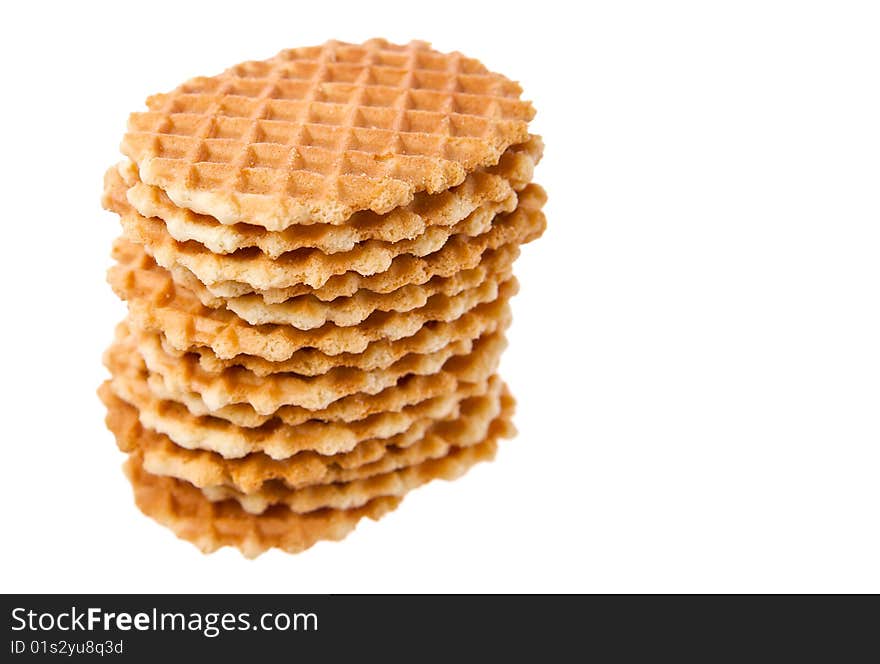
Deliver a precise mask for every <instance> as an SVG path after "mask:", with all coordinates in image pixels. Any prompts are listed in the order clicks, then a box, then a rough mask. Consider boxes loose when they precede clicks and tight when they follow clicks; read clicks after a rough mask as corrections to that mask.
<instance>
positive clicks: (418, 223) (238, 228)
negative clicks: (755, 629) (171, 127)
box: [104, 136, 544, 258]
mask: <svg viewBox="0 0 880 664" xmlns="http://www.w3.org/2000/svg"><path fill="white" fill-rule="evenodd" d="M543 149H544V146H543V144H542V143H541V139H540V138H539V137H537V136H531V137H530V138H529V140H528V141H527V142H526V143H521V144H519V145H514V146H511V147H510V149H508V150H507V151H506V152H505V153H504V154H503V155H502V156H501V160H500V161H499V162H498V164H497V165H495V166H492V167H490V168H486V169H481V170H478V171H476V172H474V173H472V174H470V175H468V177H467V178H466V179H465V181H464V182H462V183H461V184H460V185H459V186H457V187H454V188H452V189H450V190H448V191H445V192H442V193H439V194H437V195H435V196H421V197H417V198H416V199H415V200H414V201H413V203H411V204H410V205H406V206H402V207H398V208H395V209H394V210H392V211H391V212H389V213H388V214H387V215H377V214H375V213H372V212H358V213H356V214H354V215H352V216H351V217H350V218H349V219H348V220H347V221H346V223H345V224H344V225H332V224H312V225H310V226H294V227H292V228H289V229H286V230H284V231H279V232H272V231H267V230H266V229H264V228H261V227H260V226H252V225H249V224H234V225H225V224H221V223H219V222H218V221H217V220H216V219H215V218H214V217H211V216H208V215H202V214H197V213H195V212H193V211H192V210H188V209H186V208H179V207H177V206H176V205H174V203H173V202H172V201H171V200H170V199H169V198H168V196H167V195H166V194H165V192H163V191H162V190H161V189H160V188H158V187H152V186H150V185H147V184H144V183H143V182H141V180H140V176H139V175H138V171H137V166H135V164H133V163H132V162H131V161H124V162H120V163H119V164H118V165H117V166H116V167H114V168H113V169H110V170H109V171H108V172H107V175H106V176H105V179H104V204H105V206H107V207H113V206H118V207H119V208H121V209H122V210H123V211H125V210H126V209H127V208H126V205H130V206H131V207H132V208H134V210H135V211H136V212H137V213H138V214H140V215H143V216H144V217H156V218H159V219H161V220H162V221H163V222H164V223H165V226H166V228H167V229H168V233H169V234H170V235H171V237H173V238H174V239H175V240H177V241H178V242H188V241H190V240H192V241H195V242H198V243H200V244H203V245H204V246H205V247H207V248H208V249H210V250H211V251H212V252H214V253H215V254H230V253H233V252H235V251H238V250H239V249H248V248H256V249H259V250H260V251H262V252H263V253H265V254H266V255H267V256H269V257H270V258H278V257H279V256H280V255H281V254H283V253H286V252H288V251H296V250H297V249H309V248H312V249H318V250H320V251H323V252H324V253H326V254H335V253H338V252H343V251H351V250H352V249H354V248H355V246H357V245H358V244H359V243H362V242H367V241H369V240H380V241H384V242H390V243H394V242H400V241H402V240H412V239H414V238H416V237H418V236H419V235H422V234H423V233H425V232H426V231H428V229H431V228H434V227H437V230H441V229H443V228H444V227H449V226H453V225H455V224H456V223H457V222H459V221H461V220H462V219H465V218H466V217H467V216H468V215H470V214H472V213H473V212H474V211H476V210H477V209H479V208H481V207H485V206H487V205H490V204H508V205H509V203H510V202H511V201H512V202H514V203H515V201H516V192H517V191H520V190H522V189H523V188H525V186H526V185H527V184H529V182H530V181H531V179H532V174H533V172H534V168H535V164H536V163H537V162H538V161H540V159H541V155H542V152H543ZM120 183H121V184H122V186H124V188H125V189H124V190H122V189H121V187H120ZM123 197H124V198H123Z"/></svg>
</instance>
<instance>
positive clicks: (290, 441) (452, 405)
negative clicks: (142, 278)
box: [106, 346, 500, 458]
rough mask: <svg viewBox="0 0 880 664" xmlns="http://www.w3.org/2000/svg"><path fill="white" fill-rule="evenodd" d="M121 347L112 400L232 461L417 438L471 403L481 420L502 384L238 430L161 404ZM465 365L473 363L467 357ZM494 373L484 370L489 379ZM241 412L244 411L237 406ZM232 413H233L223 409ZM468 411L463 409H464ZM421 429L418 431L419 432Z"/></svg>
mask: <svg viewBox="0 0 880 664" xmlns="http://www.w3.org/2000/svg"><path fill="white" fill-rule="evenodd" d="M122 350H123V349H122V347H121V346H114V347H113V348H111V350H110V351H109V352H108V353H107V356H106V362H107V365H108V367H109V368H110V369H111V372H112V373H113V379H112V381H111V387H112V389H113V391H114V393H115V394H117V395H118V396H119V397H120V398H122V399H124V400H125V401H127V402H128V403H130V404H132V405H133V406H135V407H136V408H137V409H138V411H139V417H140V419H141V422H142V423H143V424H144V425H145V426H148V427H150V428H151V429H154V430H155V431H159V432H161V433H165V434H167V435H168V436H169V437H170V438H171V439H172V440H174V442H176V443H177V444H178V445H181V446H182V447H186V448H189V449H210V450H214V451H217V452H219V453H221V454H222V455H223V456H226V457H230V458H237V457H241V456H243V455H245V454H248V453H250V452H253V451H265V452H266V453H267V454H269V455H270V456H272V457H273V458H283V457H285V456H290V455H291V454H295V453H296V452H298V451H302V450H307V449H313V450H316V451H319V452H321V453H322V454H335V453H336V452H339V451H347V450H348V449H351V448H352V447H353V446H355V445H357V444H358V443H360V442H362V441H364V440H366V439H370V438H389V437H391V436H395V435H397V434H400V433H403V432H406V433H407V435H408V436H410V437H412V436H416V437H418V436H419V435H420V432H422V431H424V429H425V428H426V427H428V426H430V424H431V421H432V420H436V419H448V418H454V417H458V416H459V414H460V412H459V408H460V407H461V404H462V402H463V401H465V400H468V399H470V400H475V403H477V404H478V406H479V408H481V409H482V410H479V415H480V417H481V418H483V419H485V418H486V417H487V416H488V414H491V413H490V411H491V410H492V409H493V408H494V407H495V406H496V405H497V398H498V395H497V392H498V390H499V389H500V384H499V385H495V387H494V388H493V389H494V390H495V392H494V393H493V392H492V391H491V390H488V389H482V384H483V383H484V381H485V380H487V379H488V375H487V376H486V377H485V378H481V379H479V380H474V381H463V382H462V383H463V384H461V385H460V386H459V389H458V390H456V392H455V393H453V394H452V395H444V396H443V397H436V398H433V399H423V400H421V401H418V402H416V403H415V404H412V405H406V406H404V407H402V408H400V409H398V410H397V411H392V412H377V413H375V414H372V415H369V416H367V417H365V418H364V419H361V420H354V421H351V420H350V421H342V422H339V421H332V420H330V421H328V420H325V419H324V418H323V417H321V414H322V412H321V411H312V412H313V413H314V414H315V417H314V418H312V419H307V420H305V421H303V422H301V423H298V424H296V425H290V424H287V423H285V421H284V415H283V413H280V412H279V413H277V414H275V415H274V416H271V417H270V416H266V418H265V422H263V423H261V424H259V425H258V426H255V427H242V426H240V425H237V424H233V423H232V421H231V418H230V419H227V418H226V417H220V416H218V415H220V414H221V413H217V414H212V415H206V416H202V415H195V414H194V413H193V412H192V411H191V410H190V409H189V408H187V406H186V405H185V404H184V403H182V402H179V401H176V400H161V399H159V398H158V397H156V396H155V394H154V393H153V391H152V390H151V389H150V388H149V387H148V385H147V382H146V380H145V379H146V374H145V371H144V367H143V365H138V364H137V360H136V357H135V358H134V359H131V360H129V361H128V362H127V363H126V358H125V357H123V352H122ZM463 360H464V361H467V362H471V357H470V356H466V357H465V358H463ZM493 370H494V367H492V366H489V367H487V368H486V370H485V371H486V373H487V374H490V373H491V372H492V371H493ZM238 408H239V410H244V409H245V406H243V405H242V406H238ZM227 409H229V410H231V409H232V408H231V407H227ZM465 410H467V409H465ZM419 427H420V429H419Z"/></svg>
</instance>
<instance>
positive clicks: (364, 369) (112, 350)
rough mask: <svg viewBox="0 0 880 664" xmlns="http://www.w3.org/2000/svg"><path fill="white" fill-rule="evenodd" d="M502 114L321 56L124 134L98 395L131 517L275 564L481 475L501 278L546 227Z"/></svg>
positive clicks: (225, 86)
mask: <svg viewBox="0 0 880 664" xmlns="http://www.w3.org/2000/svg"><path fill="white" fill-rule="evenodd" d="M520 94H521V89H520V87H519V85H518V84H516V83H514V82H513V81H510V80H509V79H507V78H505V77H504V76H502V75H500V74H496V73H494V72H491V71H489V70H487V69H486V68H485V67H484V66H483V65H482V64H481V63H479V62H478V61H477V60H473V59H471V58H467V57H465V56H463V55H461V54H460V53H440V52H438V51H435V50H433V49H431V47H430V46H429V45H428V44H426V43H424V42H410V43H409V44H406V45H396V44H391V43H389V42H387V41H385V40H381V39H373V40H370V41H367V42H365V43H363V44H346V43H342V42H335V41H331V42H327V43H326V44H323V45H321V46H315V47H306V48H296V49H288V50H284V51H282V52H280V53H279V54H278V55H276V56H274V57H272V58H270V59H268V60H264V61H259V62H256V61H254V62H245V63H242V64H239V65H235V66H233V67H231V68H229V69H227V70H226V71H224V72H222V73H220V74H218V75H215V76H210V77H198V78H194V79H190V80H189V81H187V82H185V83H183V84H182V85H181V86H179V87H178V88H176V89H175V90H172V91H171V92H168V93H163V94H157V95H153V96H152V97H150V98H148V100H147V110H146V111H139V112H135V113H133V114H132V115H131V116H130V118H129V124H128V130H127V132H126V134H125V136H124V137H123V141H122V153H123V155H124V157H125V159H124V160H123V161H121V162H119V163H118V164H117V165H116V166H113V167H111V168H109V169H108V170H107V171H106V173H105V176H104V191H103V197H102V204H103V206H104V207H105V208H106V209H107V210H110V211H111V212H113V213H115V215H116V216H117V217H118V219H119V221H120V226H121V230H122V236H121V237H120V238H118V239H117V240H116V241H115V242H114V245H113V248H112V257H113V259H114V264H113V265H112V267H111V268H110V270H109V272H108V281H109V283H110V285H111V287H112V289H113V291H114V292H115V293H116V294H117V295H118V296H119V297H120V298H121V299H123V300H124V301H125V302H126V303H127V305H128V316H127V318H126V320H125V321H123V322H122V323H120V325H119V326H118V327H117V330H116V335H115V340H114V341H113V343H112V344H111V345H110V347H109V348H108V350H107V352H106V353H105V355H104V363H105V365H106V366H107V368H108V370H109V372H110V378H109V379H108V380H106V381H105V382H104V383H103V384H102V385H101V386H100V388H99V390H98V394H99V396H100V398H101V400H102V401H103V403H104V405H105V406H106V408H107V417H106V424H107V427H108V428H109V429H110V430H111V432H112V433H113V434H114V436H115V438H116V443H117V446H118V448H119V450H120V451H122V452H124V453H125V454H127V455H128V460H127V461H126V463H125V472H126V474H127V476H128V478H129V480H130V481H131V484H132V487H133V489H134V495H135V502H136V504H137V505H138V507H139V508H140V509H141V511H142V512H144V513H145V514H146V515H147V516H150V517H151V518H153V519H154V520H155V521H157V522H159V523H161V524H163V525H165V526H166V527H168V528H170V529H171V530H172V531H173V532H175V533H176V534H177V535H178V536H179V537H181V538H182V539H185V540H187V541H190V542H192V543H193V544H195V545H196V546H197V547H199V548H200V549H201V550H202V551H205V552H210V551H214V550H216V549H217V548H219V547H222V546H233V547H236V548H238V549H239V550H240V551H241V552H242V553H243V554H244V555H245V556H247V557H254V556H257V555H259V554H260V553H262V552H264V551H266V550H268V549H271V548H277V549H281V550H283V551H287V552H290V553H296V552H299V551H302V550H304V549H307V548H309V547H311V546H312V545H313V544H315V543H316V542H318V541H321V540H338V539H341V538H343V537H345V536H346V535H347V534H348V533H350V532H351V531H352V530H353V529H354V528H355V527H356V525H357V524H358V522H359V521H360V520H361V519H363V518H364V517H368V518H372V519H379V518H380V517H381V516H383V515H384V514H386V513H387V512H389V511H391V510H393V509H395V508H396V507H397V506H398V505H399V503H400V501H401V500H402V499H403V497H404V496H405V495H406V494H407V493H409V492H410V491H413V490H416V489H418V487H420V486H422V485H424V484H427V483H429V482H431V481H432V480H434V479H447V480H451V479H455V478H457V477H459V476H461V475H462V474H464V473H466V472H467V470H468V469H470V468H471V467H472V466H474V465H475V464H477V463H480V462H482V461H488V460H491V459H492V458H494V456H495V454H496V451H497V448H498V442H499V441H500V440H501V439H504V438H509V437H511V436H512V435H513V434H514V432H515V430H514V427H513V423H512V419H511V418H512V415H513V408H514V400H513V397H512V396H511V395H510V393H509V392H508V390H507V388H506V386H505V385H504V383H503V382H502V380H501V378H500V377H499V376H498V375H497V373H496V372H497V370H498V366H499V361H500V358H501V354H502V352H503V350H504V348H505V347H506V345H507V340H506V334H505V333H506V330H507V328H508V326H509V324H510V322H511V315H510V300H511V298H512V297H513V296H514V295H515V294H516V292H517V290H518V282H517V280H516V278H515V277H514V276H513V266H514V262H515V260H516V258H517V257H518V256H519V254H520V247H521V245H523V244H525V243H528V242H530V241H532V240H534V239H536V238H538V237H539V236H540V235H541V234H542V233H543V231H544V228H545V227H546V219H545V217H544V213H543V210H542V208H543V206H544V203H545V201H546V194H545V192H544V190H543V189H542V188H541V187H540V186H538V185H537V184H534V183H533V182H532V181H531V180H532V176H533V174H534V170H535V166H536V165H537V164H538V162H539V161H540V160H541V157H542V155H543V150H544V146H543V143H542V141H541V138H540V137H539V136H536V135H534V134H531V133H530V132H529V127H528V123H529V121H530V120H531V119H532V116H533V115H534V110H533V108H532V106H531V103H530V102H527V101H523V100H521V99H520Z"/></svg>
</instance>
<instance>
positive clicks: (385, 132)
mask: <svg viewBox="0 0 880 664" xmlns="http://www.w3.org/2000/svg"><path fill="white" fill-rule="evenodd" d="M520 92H521V89H520V87H519V85H518V84H516V83H514V82H512V81H510V80H508V79H507V78H505V77H503V76H501V75H500V74H495V73H493V72H490V71H488V70H487V69H486V68H485V67H484V66H483V65H482V64H481V63H480V62H479V61H477V60H473V59H471V58H466V57H464V56H463V55H461V54H459V53H449V54H444V53H439V52H437V51H435V50H432V49H431V48H430V46H429V45H428V44H426V43H424V42H411V43H409V44H407V45H405V46H398V45H395V44H391V43H389V42H387V41H385V40H381V39H373V40H370V41H367V42H365V43H364V44H360V45H355V44H346V43H341V42H335V41H331V42H327V43H326V44H324V45H323V46H315V47H308V48H298V49H291V50H286V51H282V52H281V53H279V54H278V55H276V56H275V57H273V58H271V59H269V60H265V61H260V62H245V63H242V64H240V65H236V66H235V67H232V68H230V69H228V70H227V71H225V72H223V73H222V74H219V75H217V76H214V77H210V78H206V77H201V78H195V79H192V80H190V81H188V82H187V83H184V84H183V85H182V86H180V87H179V88H177V89H176V90H174V91H172V92H170V93H168V94H161V95H155V96H153V97H150V98H149V99H148V100H147V106H148V108H149V110H148V111H147V112H143V113H134V114H132V116H131V117H130V118H129V127H128V132H127V133H126V135H125V138H124V139H123V143H122V151H123V153H125V155H126V156H128V157H129V158H130V159H132V161H134V162H135V163H136V164H137V166H138V169H139V173H140V178H141V180H142V181H143V182H144V183H146V184H149V185H154V186H157V187H159V188H161V189H163V190H164V191H165V192H166V193H167V195H168V197H169V198H170V199H171V200H172V201H173V202H174V203H175V204H176V205H178V206H180V207H185V208H189V209H191V210H193V211H195V212H198V213H201V214H207V215H211V216H214V217H216V218H217V219H218V220H219V221H220V222H221V223H224V224H234V223H238V222H246V223H250V224H254V225H258V226H263V227H265V228H267V229H269V230H276V231H277V230H283V229H285V228H287V227H289V226H292V225H294V224H313V223H326V224H342V223H344V222H345V221H346V220H347V219H348V218H349V217H350V216H351V215H352V214H353V213H354V212H357V211H359V210H372V211H374V212H376V213H379V214H385V213H387V212H389V211H391V210H392V209H394V208H396V207H398V206H400V205H406V204H408V203H409V202H410V201H412V199H413V196H414V195H415V194H416V193H418V192H427V193H429V194H432V193H438V192H442V191H445V190H446V189H449V188H450V187H453V186H456V185H458V184H460V183H461V182H462V181H463V180H464V179H465V177H466V176H467V174H468V173H470V172H472V171H474V170H475V169H478V168H481V167H485V166H491V165H493V164H495V163H497V162H498V160H499V158H500V157H501V155H502V153H503V152H504V151H505V150H506V149H507V148H508V147H510V146H511V145H515V144H518V143H522V142H525V141H526V140H528V138H529V135H528V129H527V123H528V121H529V120H530V119H531V118H532V116H533V115H534V109H533V108H532V106H531V104H530V103H529V102H524V101H521V100H520V99H519V95H520Z"/></svg>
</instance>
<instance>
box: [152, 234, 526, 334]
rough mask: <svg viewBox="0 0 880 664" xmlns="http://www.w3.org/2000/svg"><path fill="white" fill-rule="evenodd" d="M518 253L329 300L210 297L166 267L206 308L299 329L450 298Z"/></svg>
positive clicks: (508, 250)
mask: <svg viewBox="0 0 880 664" xmlns="http://www.w3.org/2000/svg"><path fill="white" fill-rule="evenodd" d="M519 253H520V250H519V245H516V244H513V243H511V244H506V245H504V246H502V247H500V248H499V249H490V250H488V251H487V252H486V253H485V254H484V255H483V257H482V259H481V260H480V262H479V264H478V265H477V266H476V267H473V268H471V269H469V270H461V271H460V272H456V273H455V274H453V275H451V276H448V277H433V278H431V279H429V280H428V281H427V282H425V283H424V284H413V285H407V286H401V287H400V288H398V289H397V290H394V291H391V292H390V293H376V292H373V291H369V290H361V291H358V292H356V293H355V294H354V295H352V296H350V297H338V298H336V299H334V300H330V301H329V302H324V301H322V300H320V299H319V298H317V297H315V296H314V295H300V296H297V297H293V298H290V299H289V300H286V301H284V302H279V303H276V304H269V303H267V302H266V301H265V300H264V299H263V298H262V297H260V296H259V295H254V294H251V295H242V296H239V297H229V298H224V297H216V296H214V295H212V294H211V291H209V290H208V289H207V288H206V287H205V285H204V284H203V283H202V282H201V281H199V280H198V279H197V278H196V277H195V276H194V275H193V274H192V273H191V272H190V271H189V270H187V269H186V268H183V267H180V266H172V268H171V269H170V270H169V271H170V272H171V276H172V278H173V279H174V281H176V282H177V283H178V284H180V285H181V286H183V287H185V288H187V289H189V290H190V291H192V292H193V294H194V295H195V296H196V297H197V298H198V299H199V301H200V302H201V303H202V304H204V305H205V306H207V307H213V308H215V309H217V308H220V307H226V308H227V309H229V311H231V312H233V313H235V314H236V315H237V316H238V317H239V318H243V319H244V320H246V321H247V322H248V323H250V324H251V325H266V324H276V325H291V326H292V327H295V328H297V329H299V330H312V329H314V328H316V327H321V326H322V325H326V324H327V323H333V324H334V325H338V326H340V327H350V326H351V325H358V324H360V323H363V322H364V321H365V320H366V319H367V318H369V316H370V315H371V314H373V313H374V312H376V311H396V312H406V311H412V310H413V309H420V308H422V307H424V306H426V305H427V304H428V300H429V299H430V298H431V297H432V296H435V295H445V296H447V297H453V296H455V295H458V294H459V293H461V292H462V291H464V290H468V289H473V288H476V287H477V286H479V285H480V284H481V283H483V282H485V281H487V280H490V279H492V278H493V277H496V276H498V275H502V278H501V280H502V281H503V280H505V277H508V278H509V276H510V273H511V269H512V266H513V261H515V260H516V258H517V257H518V256H519Z"/></svg>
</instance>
